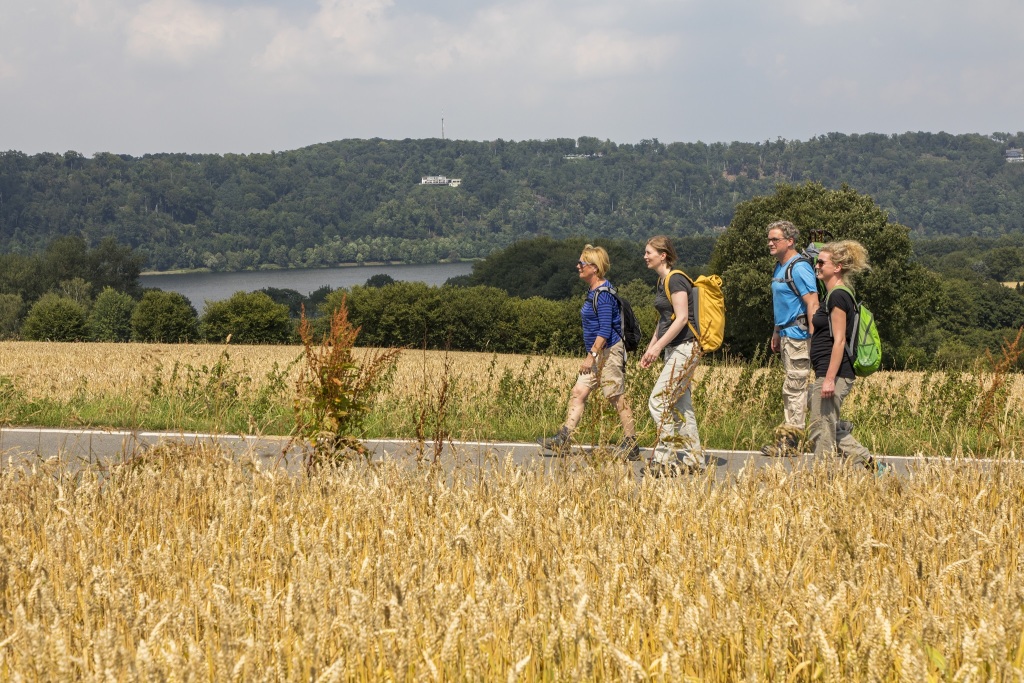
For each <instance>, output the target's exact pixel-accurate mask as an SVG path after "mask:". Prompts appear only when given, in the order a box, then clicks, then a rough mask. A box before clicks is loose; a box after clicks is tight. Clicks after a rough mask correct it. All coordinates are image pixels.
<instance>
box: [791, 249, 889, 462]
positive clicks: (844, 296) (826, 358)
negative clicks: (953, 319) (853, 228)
mask: <svg viewBox="0 0 1024 683" xmlns="http://www.w3.org/2000/svg"><path fill="white" fill-rule="evenodd" d="M869 267H870V266H869V265H868V252H867V250H866V249H865V248H864V246H863V245H862V244H861V243H860V242H855V241H853V240H843V241H839V242H829V243H828V244H826V245H825V246H823V247H822V248H821V251H820V252H819V254H818V260H817V262H815V264H814V270H815V272H816V273H817V276H818V279H819V280H821V281H822V282H823V283H824V285H825V290H826V295H825V301H824V302H823V303H822V305H821V306H819V307H818V310H817V311H816V312H815V315H814V318H813V319H812V320H811V323H812V327H813V330H814V333H813V334H812V336H811V364H812V365H813V367H814V374H815V380H814V384H813V385H812V386H811V391H810V402H811V423H810V430H809V432H810V440H811V441H812V442H813V443H814V456H815V457H816V458H818V457H822V456H824V455H833V454H838V455H840V456H842V457H843V458H845V459H847V460H848V461H849V462H850V463H852V464H856V465H861V466H863V467H867V468H868V469H871V470H874V469H875V467H876V463H875V461H874V459H873V458H872V457H871V454H870V453H869V452H868V449H867V448H865V447H864V446H863V445H861V443H860V442H858V441H857V440H856V439H855V438H853V434H851V433H850V430H851V429H852V428H853V425H852V424H851V423H849V422H847V421H845V420H840V419H839V410H840V408H841V407H842V405H843V400H844V399H845V398H846V397H847V395H848V394H849V393H850V389H851V388H852V387H853V380H854V379H855V377H856V375H855V374H854V371H853V360H852V359H851V358H850V356H849V354H848V353H847V351H846V340H847V339H849V338H851V336H852V335H853V334H855V329H854V316H855V314H856V311H857V306H856V303H855V302H854V299H853V296H852V295H851V294H850V292H849V290H848V289H847V288H846V287H847V286H848V285H845V284H844V279H845V278H850V277H852V276H854V275H856V274H857V273H860V272H861V271H864V270H866V269H868V268H869ZM878 467H879V471H880V472H881V468H883V467H885V465H883V464H881V463H879V464H878Z"/></svg>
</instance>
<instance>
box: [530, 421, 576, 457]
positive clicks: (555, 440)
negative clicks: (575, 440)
mask: <svg viewBox="0 0 1024 683" xmlns="http://www.w3.org/2000/svg"><path fill="white" fill-rule="evenodd" d="M537 444H538V445H540V447H541V448H543V449H544V451H545V452H544V456H545V457H552V456H555V457H558V456H562V455H566V454H567V453H568V452H569V447H570V446H571V445H572V439H570V438H569V430H568V429H567V428H566V427H565V425H562V428H561V429H559V430H558V432H557V433H556V434H555V435H554V436H549V437H547V438H541V439H537ZM548 451H551V452H550V453H548Z"/></svg>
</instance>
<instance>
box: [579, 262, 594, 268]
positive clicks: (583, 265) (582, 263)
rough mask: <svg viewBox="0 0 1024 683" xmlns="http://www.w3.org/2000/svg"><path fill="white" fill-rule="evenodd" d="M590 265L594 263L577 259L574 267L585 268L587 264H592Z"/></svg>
mask: <svg viewBox="0 0 1024 683" xmlns="http://www.w3.org/2000/svg"><path fill="white" fill-rule="evenodd" d="M592 265H594V264H593V263H587V262H586V261H577V262H576V267H577V268H586V267H587V266H592Z"/></svg>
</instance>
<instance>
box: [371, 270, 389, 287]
mask: <svg viewBox="0 0 1024 683" xmlns="http://www.w3.org/2000/svg"><path fill="white" fill-rule="evenodd" d="M393 284H395V278H393V277H391V276H390V275H388V274H387V273H377V274H376V275H373V276H371V277H369V278H367V280H366V286H367V287H384V286H386V285H393Z"/></svg>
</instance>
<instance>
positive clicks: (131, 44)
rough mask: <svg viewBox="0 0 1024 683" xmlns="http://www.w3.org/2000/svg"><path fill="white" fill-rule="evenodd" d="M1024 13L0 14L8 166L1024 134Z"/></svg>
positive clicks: (3, 10)
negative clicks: (171, 155) (438, 140)
mask: <svg viewBox="0 0 1024 683" xmlns="http://www.w3.org/2000/svg"><path fill="white" fill-rule="evenodd" d="M1022 26H1024V2H1021V0H969V1H965V0H773V1H770V2H769V1H768V0H628V1H627V0H557V1H556V0H548V1H545V2H541V1H537V0H474V1H472V2H471V1H469V0H437V1H436V2H429V1H428V0H415V1H414V0H291V1H290V2H277V1H274V0H262V1H261V0H144V1H142V0H0V150H18V151H22V152H25V153H28V154H35V153H39V152H58V153H63V152H66V151H69V150H74V151H76V152H79V153H81V154H85V155H87V156H91V155H93V154H95V153H97V152H113V153H115V154H131V155H135V156H138V155H141V154H146V153H158V152H187V153H228V152H231V153H253V152H269V151H271V150H277V151H283V150H290V149H296V148H299V147H304V146H307V145H312V144H316V143H320V142H329V141H332V140H340V139H344V138H372V137H381V138H387V139H403V138H430V137H440V136H441V133H442V118H443V120H444V134H445V136H446V137H448V138H454V139H464V140H495V139H498V138H502V139H505V140H527V139H550V138H578V137H580V136H592V137H597V138H599V139H602V140H604V139H609V140H612V141H613V142H617V143H633V142H639V141H640V140H643V139H650V138H657V139H659V140H660V141H661V142H665V143H668V142H694V141H697V140H702V141H704V142H731V141H744V142H758V141H765V140H775V139H777V138H785V139H789V140H794V139H795V140H807V139H809V138H811V137H813V136H816V135H823V134H826V133H829V132H841V133H847V134H853V133H868V132H874V133H902V132H906V131H930V132H939V131H945V132H948V133H955V134H958V133H982V134H990V133H995V132H1011V133H1013V132H1017V131H1019V130H1022V129H1024V123H1022V121H1024V87H1022V83H1021V80H1022V76H1024V41H1022V40H1021V33H1020V32H1021V27H1022Z"/></svg>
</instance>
